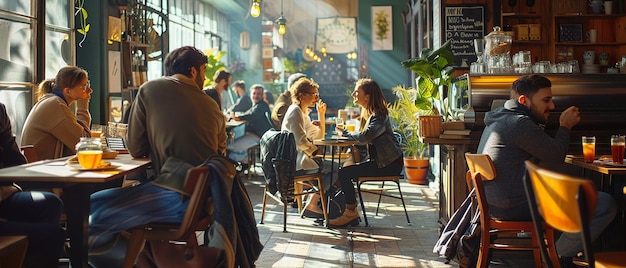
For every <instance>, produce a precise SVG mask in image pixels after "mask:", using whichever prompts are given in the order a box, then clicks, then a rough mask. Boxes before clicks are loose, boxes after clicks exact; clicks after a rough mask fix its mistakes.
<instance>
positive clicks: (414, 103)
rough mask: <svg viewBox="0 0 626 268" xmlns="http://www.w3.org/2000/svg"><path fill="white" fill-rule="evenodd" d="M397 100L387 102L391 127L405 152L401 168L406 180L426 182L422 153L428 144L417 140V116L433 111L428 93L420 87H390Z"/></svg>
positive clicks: (417, 182) (425, 168)
mask: <svg viewBox="0 0 626 268" xmlns="http://www.w3.org/2000/svg"><path fill="white" fill-rule="evenodd" d="M392 91H393V92H394V94H395V95H396V98H397V100H396V101H395V102H394V103H391V104H389V105H388V108H389V118H390V119H391V120H392V121H393V127H394V131H395V132H397V133H399V134H400V135H401V136H402V142H401V144H400V146H401V148H402V151H403V152H404V169H405V170H404V172H405V175H406V177H407V181H408V182H409V183H413V184H427V183H428V180H427V179H426V176H427V174H428V166H429V163H428V158H425V157H424V153H425V152H426V150H427V149H428V144H426V143H423V142H422V141H421V140H420V137H421V135H420V124H419V117H420V116H422V115H432V114H433V110H432V103H431V101H430V99H431V98H430V96H424V95H422V94H421V93H420V91H419V90H417V89H414V88H408V89H407V88H405V87H403V86H397V87H394V88H392Z"/></svg>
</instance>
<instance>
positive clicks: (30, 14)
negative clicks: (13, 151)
mask: <svg viewBox="0 0 626 268" xmlns="http://www.w3.org/2000/svg"><path fill="white" fill-rule="evenodd" d="M37 3H38V1H31V0H11V1H0V36H1V38H0V102H2V103H3V104H4V105H6V107H7V112H8V114H9V118H10V119H11V125H12V127H13V131H14V132H15V134H16V136H17V138H18V141H19V138H20V134H21V132H22V128H23V126H24V121H25V120H26V116H27V115H28V112H29V111H30V109H31V107H32V104H33V103H34V101H35V100H34V99H33V95H34V94H33V91H34V90H36V85H37V83H38V82H40V81H42V80H43V79H45V78H50V77H54V75H55V74H56V71H57V70H58V69H59V68H61V67H63V66H66V65H70V64H73V62H74V57H73V55H74V53H73V48H72V47H73V46H72V45H71V44H73V43H74V42H73V34H72V30H71V28H72V24H73V20H72V18H73V17H72V15H73V13H72V10H71V9H72V7H73V3H74V2H73V1H71V0H46V7H45V11H46V13H45V19H44V20H42V19H41V18H38V17H37V15H36V13H35V11H36V10H37V9H38V6H37ZM39 23H45V25H44V31H45V32H43V33H37V32H36V29H37V24H39ZM38 36H39V37H40V38H41V39H36V38H37V37H38ZM37 41H40V43H42V44H44V48H43V49H39V50H38V48H37V44H38V42H37ZM44 55H45V57H44ZM38 57H39V58H43V59H44V61H43V62H42V64H43V65H42V66H38V64H39V63H38V62H37V60H36V59H37V58H38ZM37 70H43V72H37Z"/></svg>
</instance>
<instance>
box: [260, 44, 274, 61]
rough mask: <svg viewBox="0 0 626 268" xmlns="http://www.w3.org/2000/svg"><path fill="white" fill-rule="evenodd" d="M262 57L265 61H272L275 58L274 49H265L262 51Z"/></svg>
mask: <svg viewBox="0 0 626 268" xmlns="http://www.w3.org/2000/svg"><path fill="white" fill-rule="evenodd" d="M261 55H262V58H264V59H271V58H272V57H274V48H272V47H264V48H263V49H262V50H261Z"/></svg>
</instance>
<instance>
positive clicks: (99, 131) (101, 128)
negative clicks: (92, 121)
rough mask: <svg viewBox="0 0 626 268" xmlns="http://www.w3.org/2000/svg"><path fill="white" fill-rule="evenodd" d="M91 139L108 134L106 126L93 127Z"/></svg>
mask: <svg viewBox="0 0 626 268" xmlns="http://www.w3.org/2000/svg"><path fill="white" fill-rule="evenodd" d="M90 131H91V137H92V138H100V137H102V135H104V133H106V126H103V125H91V129H90Z"/></svg>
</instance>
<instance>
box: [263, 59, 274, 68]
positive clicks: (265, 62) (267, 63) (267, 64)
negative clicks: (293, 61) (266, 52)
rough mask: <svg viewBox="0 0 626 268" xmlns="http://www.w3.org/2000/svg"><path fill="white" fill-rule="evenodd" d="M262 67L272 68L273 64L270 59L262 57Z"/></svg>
mask: <svg viewBox="0 0 626 268" xmlns="http://www.w3.org/2000/svg"><path fill="white" fill-rule="evenodd" d="M263 69H264V70H267V69H274V66H273V65H272V59H263Z"/></svg>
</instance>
